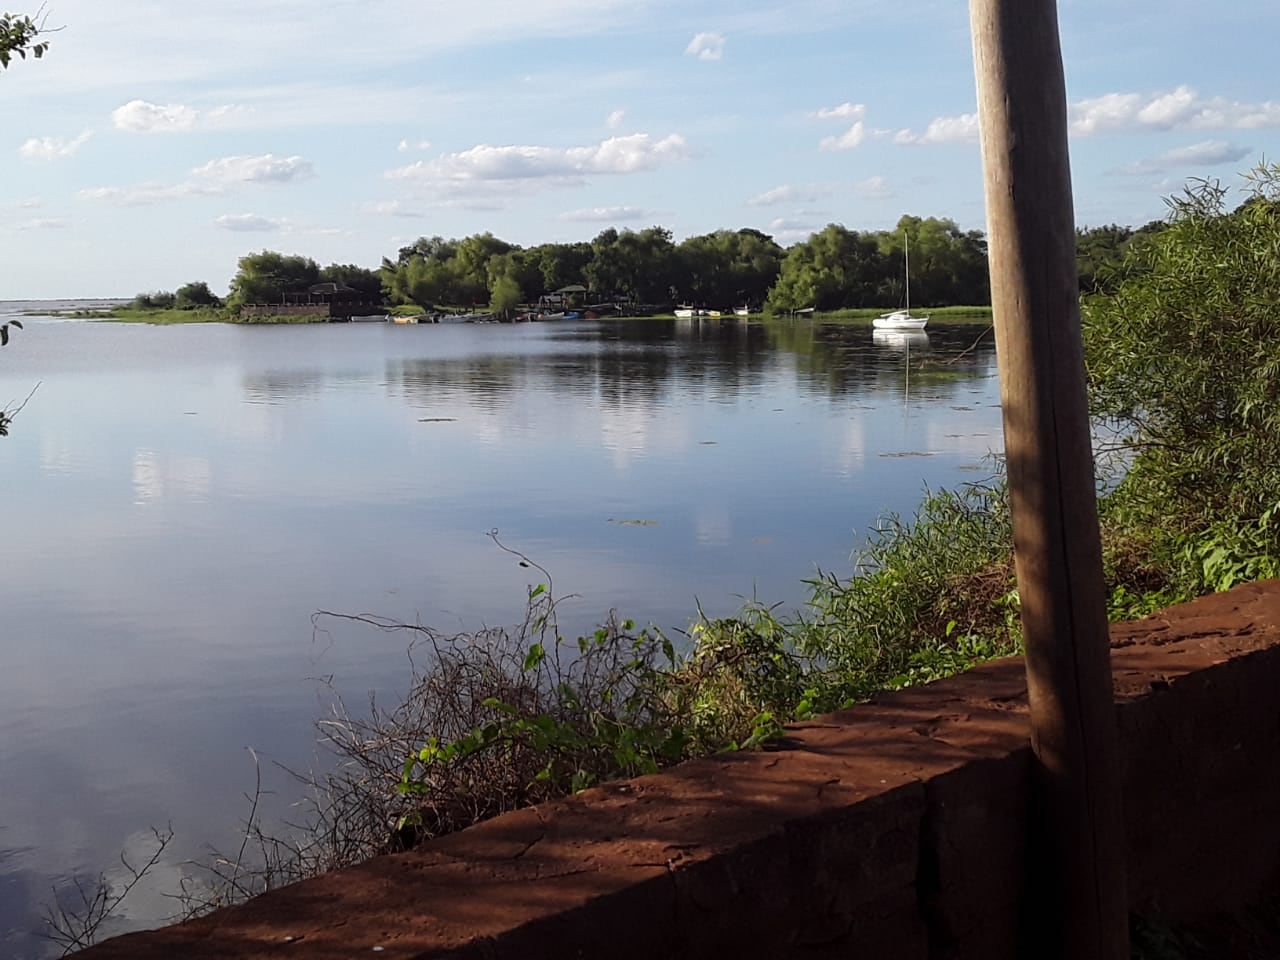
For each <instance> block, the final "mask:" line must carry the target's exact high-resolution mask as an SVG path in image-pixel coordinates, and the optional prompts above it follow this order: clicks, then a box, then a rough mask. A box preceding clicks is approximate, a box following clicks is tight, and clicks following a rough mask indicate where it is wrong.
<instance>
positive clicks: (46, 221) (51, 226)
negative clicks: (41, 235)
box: [18, 217, 71, 230]
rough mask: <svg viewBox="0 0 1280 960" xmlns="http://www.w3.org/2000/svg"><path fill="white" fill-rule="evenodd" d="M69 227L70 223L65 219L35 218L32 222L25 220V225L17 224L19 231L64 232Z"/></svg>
mask: <svg viewBox="0 0 1280 960" xmlns="http://www.w3.org/2000/svg"><path fill="white" fill-rule="evenodd" d="M70 226H71V221H70V220H68V219H66V218H65V217H37V218H36V219H34V220H27V221H26V222H25V223H20V224H18V229H19V230H65V229H67V228H68V227H70Z"/></svg>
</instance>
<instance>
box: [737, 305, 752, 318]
mask: <svg viewBox="0 0 1280 960" xmlns="http://www.w3.org/2000/svg"><path fill="white" fill-rule="evenodd" d="M733 315H734V316H735V317H749V316H750V315H751V308H750V307H734V308H733Z"/></svg>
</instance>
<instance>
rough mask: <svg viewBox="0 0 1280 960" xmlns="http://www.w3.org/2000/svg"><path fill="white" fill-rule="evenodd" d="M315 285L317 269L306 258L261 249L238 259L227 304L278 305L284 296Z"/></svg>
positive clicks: (317, 281) (318, 278) (302, 291)
mask: <svg viewBox="0 0 1280 960" xmlns="http://www.w3.org/2000/svg"><path fill="white" fill-rule="evenodd" d="M319 282H320V268H319V267H318V266H317V265H316V262H315V261H314V260H312V259H311V258H310V257H301V256H291V255H287V254H283V253H277V252H275V251H274V250H263V251H262V252H261V253H251V254H248V255H246V256H243V257H241V258H240V260H239V262H238V264H237V270H236V275H235V277H234V278H232V280H231V296H230V297H229V298H228V302H229V303H231V304H232V305H234V306H237V307H239V306H241V305H242V304H246V303H280V302H281V301H282V300H283V299H284V295H285V294H286V293H304V292H306V290H307V288H308V287H311V286H313V285H315V284H317V283H319Z"/></svg>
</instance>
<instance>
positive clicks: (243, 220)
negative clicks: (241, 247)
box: [213, 213, 285, 233]
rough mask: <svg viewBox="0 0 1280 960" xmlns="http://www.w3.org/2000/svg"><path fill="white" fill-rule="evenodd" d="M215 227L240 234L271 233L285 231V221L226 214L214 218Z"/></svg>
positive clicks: (249, 214)
mask: <svg viewBox="0 0 1280 960" xmlns="http://www.w3.org/2000/svg"><path fill="white" fill-rule="evenodd" d="M213 225H214V226H215V227H220V228H221V229H223V230H234V231H236V232H238V233H270V232H274V231H276V230H280V229H283V228H284V226H285V221H283V220H273V219H270V218H268V217H260V216H258V215H257V214H256V213H224V214H223V215H222V216H220V217H215V218H214V220H213Z"/></svg>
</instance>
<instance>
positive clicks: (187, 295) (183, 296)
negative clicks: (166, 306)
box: [173, 280, 222, 310]
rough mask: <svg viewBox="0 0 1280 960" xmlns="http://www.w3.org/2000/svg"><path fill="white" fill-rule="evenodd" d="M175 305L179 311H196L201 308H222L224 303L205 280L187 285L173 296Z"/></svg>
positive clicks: (181, 287)
mask: <svg viewBox="0 0 1280 960" xmlns="http://www.w3.org/2000/svg"><path fill="white" fill-rule="evenodd" d="M173 305H174V306H175V307H176V308H177V309H179V310H195V309H198V308H200V307H220V306H222V301H221V300H220V299H219V298H218V297H217V296H216V295H215V294H214V292H213V291H212V290H210V289H209V284H207V283H205V282H204V281H203V280H197V281H196V282H194V283H185V284H183V285H182V286H180V287H179V288H178V289H177V290H176V291H174V294H173Z"/></svg>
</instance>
